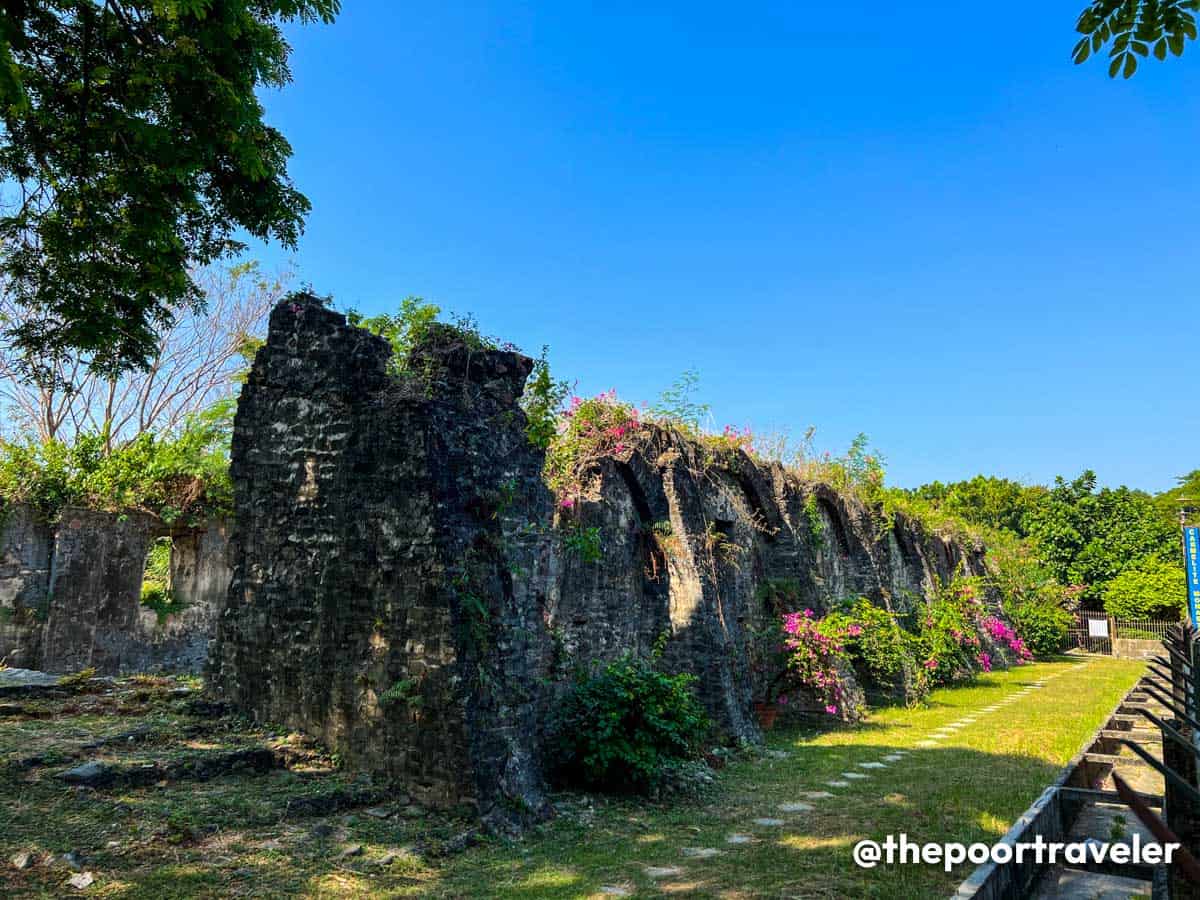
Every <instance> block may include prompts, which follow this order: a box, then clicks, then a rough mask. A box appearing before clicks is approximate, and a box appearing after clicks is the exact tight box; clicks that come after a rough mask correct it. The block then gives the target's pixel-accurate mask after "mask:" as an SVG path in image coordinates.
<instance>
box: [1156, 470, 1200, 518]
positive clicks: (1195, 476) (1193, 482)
mask: <svg viewBox="0 0 1200 900" xmlns="http://www.w3.org/2000/svg"><path fill="white" fill-rule="evenodd" d="M1175 480H1176V481H1177V482H1178V484H1179V486H1178V487H1173V488H1171V489H1170V490H1168V491H1163V492H1162V493H1161V494H1156V495H1155V497H1154V503H1155V505H1156V506H1157V507H1158V510H1159V512H1160V513H1161V514H1162V516H1163V519H1164V520H1165V521H1167V522H1169V523H1170V524H1171V525H1172V526H1176V525H1178V524H1179V512H1180V510H1185V511H1187V512H1188V519H1189V520H1190V521H1192V522H1195V521H1196V511H1197V510H1200V469H1193V470H1192V471H1190V472H1188V473H1187V474H1186V475H1181V476H1179V477H1178V478H1176V479H1175Z"/></svg>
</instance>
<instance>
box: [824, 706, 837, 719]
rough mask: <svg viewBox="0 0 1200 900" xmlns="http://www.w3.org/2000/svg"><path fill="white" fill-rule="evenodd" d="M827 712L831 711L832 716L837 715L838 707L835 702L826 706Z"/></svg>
mask: <svg viewBox="0 0 1200 900" xmlns="http://www.w3.org/2000/svg"><path fill="white" fill-rule="evenodd" d="M825 712H827V713H829V714H830V715H831V716H836V715H837V707H836V706H835V705H834V704H832V703H830V704H829V705H828V706H826V707H825Z"/></svg>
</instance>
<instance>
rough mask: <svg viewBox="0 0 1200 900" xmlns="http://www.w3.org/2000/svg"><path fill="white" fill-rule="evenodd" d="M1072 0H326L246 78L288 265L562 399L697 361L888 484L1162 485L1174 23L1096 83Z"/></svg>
mask: <svg viewBox="0 0 1200 900" xmlns="http://www.w3.org/2000/svg"><path fill="white" fill-rule="evenodd" d="M1083 3H1084V0H1039V2H1023V3H1015V4H1012V3H1010V4H1005V5H1003V6H1002V7H997V6H996V5H995V4H983V3H949V2H939V3H935V2H925V3H921V2H917V3H903V4H884V3H878V4H868V5H865V6H862V5H860V6H858V7H855V8H853V9H850V8H848V7H846V6H845V5H844V4H831V3H820V4H818V3H805V2H801V3H785V2H779V3H752V4H746V5H744V6H739V5H736V4H735V5H732V6H731V5H729V4H727V3H722V4H709V3H706V2H689V3H677V4H662V3H660V4H646V3H636V4H634V3H629V4H626V3H607V4H595V5H592V4H572V3H566V2H557V3H539V4H518V3H474V4H466V3H459V2H454V0H441V2H438V3H423V4H413V3H397V2H392V0H388V2H385V0H347V2H346V3H345V7H346V10H345V12H344V13H343V15H342V17H341V18H340V19H339V21H338V22H337V24H335V25H333V26H332V27H327V28H326V27H320V26H314V27H309V28H304V29H295V30H293V31H292V32H291V34H292V39H293V44H294V48H295V53H294V59H293V68H294V72H295V79H296V80H295V83H294V84H293V85H291V86H290V87H289V88H288V89H287V90H286V91H285V92H283V93H280V94H270V95H267V96H266V97H265V103H266V106H267V112H268V118H269V120H270V121H271V122H272V123H273V124H275V125H277V126H278V127H280V128H281V129H282V130H283V131H284V133H285V134H286V135H287V136H288V137H289V139H290V140H291V142H292V144H293V146H294V148H295V158H294V160H293V163H292V166H291V171H292V174H293V176H294V178H295V180H296V182H297V184H298V186H299V187H300V188H301V190H303V191H304V192H305V193H306V194H307V195H308V197H309V198H310V200H311V201H312V203H313V212H312V215H311V217H310V219H309V223H308V230H307V233H306V235H305V237H304V239H303V243H302V245H301V248H300V251H299V253H298V254H296V255H295V257H294V258H295V261H296V263H297V265H298V269H299V274H300V278H301V279H302V280H304V281H310V282H312V284H313V285H314V287H315V288H316V289H317V290H318V291H320V292H322V293H332V294H333V295H334V296H335V298H336V300H337V303H338V305H339V306H343V307H344V306H348V305H350V306H356V307H358V308H360V309H362V310H364V311H367V312H376V311H383V310H385V309H389V308H391V307H393V306H394V305H395V304H396V303H397V302H398V301H399V300H400V298H402V297H403V296H405V295H407V294H417V295H421V296H423V297H425V298H427V299H429V300H431V301H434V302H436V303H438V304H440V305H442V306H443V307H444V308H447V309H450V310H454V311H457V312H470V313H473V314H474V315H475V316H476V317H477V318H478V320H479V321H480V323H481V325H482V327H483V328H484V330H485V331H486V332H488V333H490V334H494V335H496V336H498V337H501V338H503V339H505V340H511V341H513V342H515V343H517V344H518V345H520V346H522V347H524V348H526V349H527V350H531V351H535V352H536V351H537V350H538V349H539V348H540V347H541V345H542V344H549V345H550V347H551V361H552V364H553V367H554V369H555V371H556V373H557V374H559V375H561V376H564V377H569V378H571V379H572V380H577V381H578V386H579V391H580V392H581V393H591V392H595V391H598V390H603V389H607V388H609V387H615V388H617V390H618V391H619V393H620V394H621V395H622V396H623V397H625V398H627V399H631V400H635V401H640V400H643V399H646V400H653V399H655V398H656V397H657V395H658V394H659V392H660V391H661V390H662V389H663V388H664V387H665V386H667V385H668V384H670V383H671V382H672V381H673V380H675V379H676V378H677V377H678V375H679V374H680V373H681V372H682V371H683V370H685V369H688V368H695V369H697V370H699V372H700V374H701V379H702V385H701V386H702V393H703V399H705V400H707V401H709V402H710V403H711V404H712V406H713V410H714V415H715V418H716V420H717V423H718V425H723V424H725V423H726V422H729V423H733V424H737V425H742V424H751V425H753V426H755V427H757V428H769V427H772V426H785V427H790V428H791V429H792V430H793V431H794V432H797V433H799V432H802V431H803V430H804V428H805V427H806V426H808V425H815V426H816V427H817V442H818V444H819V445H820V446H821V448H822V449H832V450H834V451H839V450H841V449H843V448H844V447H845V445H846V444H848V443H849V441H850V439H851V438H852V437H853V436H854V435H855V434H856V433H857V432H859V431H865V432H867V433H868V434H869V435H870V436H871V438H872V441H873V443H874V444H875V445H876V446H878V447H879V448H880V449H881V450H882V451H883V453H884V455H885V456H886V458H887V460H888V469H889V480H890V481H891V482H893V483H896V484H900V485H904V486H913V485H916V484H919V483H922V482H925V481H929V480H933V479H941V480H952V479H958V478H963V477H968V476H970V475H973V474H975V473H977V472H985V473H991V474H998V475H1004V476H1008V477H1012V478H1018V479H1022V480H1027V481H1046V480H1049V479H1052V478H1053V476H1054V475H1055V474H1058V473H1062V474H1065V475H1073V474H1076V473H1078V472H1079V471H1080V470H1082V469H1083V468H1085V467H1091V468H1094V469H1096V470H1097V471H1098V473H1099V475H1100V478H1101V481H1102V482H1104V483H1109V484H1117V483H1127V484H1129V485H1131V486H1135V487H1140V488H1145V489H1148V490H1161V489H1163V488H1166V487H1169V486H1171V485H1172V484H1173V479H1174V476H1176V475H1179V474H1182V473H1184V472H1186V471H1188V470H1190V469H1193V468H1197V467H1200V450H1198V449H1197V440H1198V439H1200V415H1198V413H1197V409H1198V408H1200V407H1198V406H1197V405H1196V401H1195V397H1196V394H1197V386H1198V385H1197V378H1196V370H1197V366H1196V354H1195V350H1196V338H1197V334H1198V333H1200V328H1198V326H1197V317H1198V316H1200V309H1198V307H1197V303H1196V284H1197V271H1196V264H1197V261H1198V260H1200V254H1198V253H1197V250H1198V249H1200V246H1198V245H1200V174H1198V169H1197V166H1196V163H1195V159H1196V155H1197V149H1198V147H1200V141H1198V140H1197V138H1198V136H1200V90H1197V88H1198V87H1200V45H1193V46H1191V47H1190V49H1189V55H1187V56H1185V57H1184V58H1183V59H1182V60H1175V61H1171V62H1169V63H1166V64H1161V65H1160V64H1153V63H1151V64H1146V65H1144V66H1143V69H1142V71H1140V72H1139V73H1138V75H1137V76H1136V77H1135V78H1134V79H1133V80H1132V81H1130V82H1120V81H1117V82H1114V81H1110V80H1109V79H1108V78H1107V75H1106V66H1105V65H1104V64H1103V63H1102V62H1100V61H1096V62H1095V64H1094V65H1093V64H1089V65H1086V66H1082V67H1076V66H1074V65H1072V64H1071V62H1070V59H1069V55H1070V49H1071V46H1072V44H1073V42H1074V36H1073V26H1074V22H1075V18H1076V16H1077V14H1078V12H1079V10H1080V9H1081V8H1082V6H1083ZM264 256H265V258H266V259H268V260H269V261H273V260H279V259H283V258H285V254H282V253H280V252H279V251H278V250H268V251H265V252H264ZM1189 373H1190V374H1189ZM1189 379H1190V383H1189ZM1188 394H1190V395H1191V396H1192V404H1191V405H1190V406H1189V405H1188V404H1187V403H1185V399H1184V398H1185V397H1186V396H1187V395H1188Z"/></svg>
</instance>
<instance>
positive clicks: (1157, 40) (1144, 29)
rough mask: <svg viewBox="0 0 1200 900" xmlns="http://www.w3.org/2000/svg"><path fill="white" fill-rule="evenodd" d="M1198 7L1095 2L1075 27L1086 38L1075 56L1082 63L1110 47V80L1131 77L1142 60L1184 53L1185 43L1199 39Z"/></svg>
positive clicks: (1176, 0) (1175, 2)
mask: <svg viewBox="0 0 1200 900" xmlns="http://www.w3.org/2000/svg"><path fill="white" fill-rule="evenodd" d="M1198 8H1200V0H1094V2H1093V3H1092V4H1091V5H1090V6H1089V7H1088V8H1087V9H1085V10H1084V11H1083V13H1082V14H1081V15H1080V17H1079V21H1078V22H1077V23H1076V25H1075V30H1076V31H1078V32H1079V33H1080V34H1081V35H1083V37H1082V38H1080V39H1079V42H1078V43H1077V44H1076V45H1075V49H1074V50H1073V51H1072V53H1071V56H1072V58H1073V59H1074V60H1075V62H1076V64H1078V63H1082V62H1084V61H1086V60H1087V59H1088V57H1090V56H1091V55H1092V54H1093V53H1097V52H1099V51H1100V48H1101V47H1104V46H1106V45H1108V56H1109V60H1110V61H1109V66H1108V74H1109V77H1110V78H1116V77H1117V75H1118V74H1120V75H1121V76H1122V77H1124V78H1129V77H1130V76H1132V75H1133V73H1134V72H1136V71H1137V67H1138V58H1139V57H1143V58H1144V57H1146V56H1148V55H1150V54H1151V53H1153V54H1154V58H1155V59H1160V60H1162V59H1166V58H1167V53H1168V52H1170V53H1172V54H1173V55H1175V56H1181V55H1182V54H1183V45H1184V41H1185V40H1187V41H1191V40H1195V39H1196V18H1195V16H1194V15H1193V13H1194V12H1195V11H1196V10H1197V9H1198Z"/></svg>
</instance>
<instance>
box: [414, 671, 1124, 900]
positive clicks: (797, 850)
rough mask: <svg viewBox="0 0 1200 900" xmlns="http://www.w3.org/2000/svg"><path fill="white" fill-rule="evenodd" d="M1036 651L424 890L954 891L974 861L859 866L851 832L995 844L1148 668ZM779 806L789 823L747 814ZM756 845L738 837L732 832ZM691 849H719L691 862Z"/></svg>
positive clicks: (777, 743) (467, 863) (448, 873)
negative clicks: (929, 744)
mask: <svg viewBox="0 0 1200 900" xmlns="http://www.w3.org/2000/svg"><path fill="white" fill-rule="evenodd" d="M1073 664H1074V661H1071V662H1055V663H1038V664H1035V665H1030V666H1024V667H1021V668H1017V669H1012V670H1010V671H1007V672H995V673H992V674H989V675H985V676H982V677H981V678H979V680H978V681H977V682H976V683H974V684H972V685H970V686H967V687H956V688H948V689H944V690H940V691H937V692H936V693H934V695H933V696H932V698H931V702H930V705H929V706H928V708H922V709H915V710H910V709H903V708H894V709H883V710H876V711H874V712H872V714H871V715H870V717H869V718H868V720H867V722H866V723H865V724H864V725H861V726H858V727H855V728H843V729H838V730H834V731H827V732H823V733H775V734H773V735H772V737H771V740H770V742H769V746H770V748H771V749H774V750H782V751H787V752H788V753H789V756H788V758H787V759H781V760H775V759H770V758H768V759H763V760H757V761H749V760H747V761H742V762H738V763H737V764H735V765H732V766H730V767H729V768H727V769H726V770H725V773H724V777H723V778H722V779H721V781H722V784H721V788H720V790H719V792H718V793H717V794H716V795H715V796H713V797H711V798H710V799H708V801H707V802H703V803H700V804H696V805H689V806H682V807H680V806H674V807H672V806H662V807H653V808H646V807H645V806H639V805H638V804H636V803H629V802H621V803H607V804H603V803H600V802H597V805H596V811H595V815H594V818H593V819H592V820H591V821H574V822H572V821H563V822H559V823H555V824H553V825H551V826H549V827H547V828H546V829H545V831H544V833H543V834H542V835H541V836H539V837H538V838H536V839H533V840H528V841H526V842H524V843H522V844H517V845H509V846H496V847H491V848H485V849H479V850H476V851H473V852H471V853H468V854H465V855H463V856H461V857H459V858H457V859H455V860H454V861H453V862H451V863H450V864H449V866H448V867H447V869H446V870H445V871H444V872H443V873H441V874H440V877H438V878H437V879H436V880H435V881H433V882H431V883H428V884H425V885H422V886H420V888H419V889H417V888H414V890H413V891H412V894H413V895H418V894H420V895H427V896H436V897H464V896H470V897H513V898H517V897H522V898H530V897H541V898H568V897H571V898H574V897H589V896H593V895H595V894H596V893H597V891H598V890H599V888H600V887H601V886H606V885H611V886H619V887H623V888H625V889H626V890H628V891H630V893H631V894H633V895H637V896H642V895H644V896H656V895H659V894H664V893H665V894H678V895H686V896H697V897H705V896H711V897H722V898H741V897H747V898H749V897H756V898H757V897H831V898H833V897H861V896H875V897H900V898H913V897H927V896H937V895H946V894H948V893H950V892H952V890H953V888H954V887H955V886H956V885H957V884H958V882H960V881H961V880H962V879H963V878H964V877H966V875H967V874H968V873H969V872H970V870H971V868H972V867H971V866H970V865H969V864H968V865H964V866H961V867H959V869H958V870H956V871H954V872H952V873H949V874H947V873H945V872H943V871H941V870H940V869H934V868H930V867H924V866H904V867H900V866H897V867H893V868H891V869H887V868H883V867H880V868H878V869H875V870H862V869H858V868H856V867H855V866H854V865H853V863H852V861H851V857H850V851H851V848H852V847H853V845H854V843H855V842H857V841H858V840H861V839H863V838H872V839H876V840H879V839H882V838H883V837H884V836H886V835H887V834H890V833H897V834H898V833H900V832H907V833H908V835H909V836H910V837H911V838H913V839H916V840H921V841H962V842H970V841H976V840H981V841H986V842H989V843H990V842H992V841H994V840H995V839H997V838H999V837H1000V836H1001V835H1003V834H1004V832H1005V831H1007V830H1008V827H1009V826H1010V825H1011V824H1012V822H1013V821H1014V820H1015V819H1016V817H1017V816H1018V815H1019V814H1020V813H1022V812H1024V810H1025V809H1027V808H1028V807H1029V805H1030V804H1031V803H1032V802H1033V800H1035V799H1036V798H1037V796H1038V795H1039V794H1040V793H1041V792H1042V790H1043V789H1044V788H1045V787H1046V786H1047V785H1048V784H1049V783H1050V782H1051V781H1053V780H1054V779H1055V778H1056V777H1057V776H1058V773H1059V771H1060V770H1061V768H1062V767H1063V766H1064V765H1065V764H1066V763H1067V762H1068V761H1069V760H1070V759H1071V758H1072V757H1073V756H1074V755H1075V754H1076V753H1078V752H1079V750H1080V749H1082V745H1083V743H1084V741H1086V740H1087V738H1088V737H1089V736H1090V735H1091V734H1092V733H1093V732H1094V731H1095V730H1096V728H1098V727H1099V726H1100V725H1101V724H1102V723H1103V721H1104V720H1105V719H1106V718H1107V716H1108V714H1109V712H1110V711H1111V710H1112V709H1113V708H1114V707H1115V706H1116V704H1117V702H1118V701H1119V700H1120V698H1121V697H1122V696H1124V694H1125V693H1126V692H1127V691H1128V690H1129V688H1130V687H1131V686H1132V685H1133V683H1134V682H1135V681H1136V680H1137V678H1138V677H1139V676H1140V674H1141V673H1142V671H1143V665H1142V664H1141V663H1136V662H1124V661H1116V660H1110V659H1097V660H1093V661H1091V662H1089V663H1088V665H1087V666H1086V667H1084V668H1082V669H1073V668H1071V667H1072V665H1073ZM1047 676H1056V677H1054V678H1051V679H1050V680H1049V681H1047V683H1046V686H1045V687H1044V688H1041V689H1038V690H1036V691H1035V692H1034V693H1031V694H1029V695H1026V696H1023V697H1022V698H1020V699H1019V700H1017V701H1015V702H1012V703H1010V704H1009V705H1005V706H1003V707H1002V708H1001V709H999V710H997V711H995V712H981V710H982V709H983V708H984V707H988V706H991V705H993V704H995V703H996V702H997V701H999V700H1001V699H1002V698H1004V697H1006V696H1010V695H1012V694H1014V693H1015V692H1016V691H1018V690H1020V689H1021V688H1023V687H1024V686H1026V685H1029V684H1031V683H1032V682H1034V681H1036V680H1040V679H1045V678H1047ZM964 716H969V717H975V718H976V721H975V722H974V723H972V724H968V725H966V726H964V727H963V728H962V729H961V730H959V731H958V733H957V735H955V736H952V737H950V738H947V739H945V740H942V741H940V743H939V746H937V747H936V748H927V749H920V748H918V747H917V746H916V745H917V743H918V742H919V741H922V740H926V739H928V738H929V735H930V734H931V733H932V732H934V731H936V730H937V729H938V728H939V727H940V726H943V725H947V724H950V723H953V722H956V721H958V720H960V719H962V718H963V717H964ZM898 750H899V751H909V753H908V755H907V756H905V757H904V758H903V759H902V760H900V761H898V762H894V763H888V768H887V769H879V770H868V769H861V768H859V769H858V771H859V772H863V773H866V774H869V775H870V777H869V778H868V779H865V780H857V781H852V782H851V784H850V786H849V787H844V788H833V787H828V786H826V784H825V782H826V781H830V780H841V779H839V775H840V773H842V772H846V771H851V770H854V769H856V768H857V767H858V764H859V763H862V762H869V761H875V760H880V759H881V758H882V757H883V756H886V755H889V754H891V753H893V752H895V751H898ZM806 791H828V792H830V793H832V794H834V797H833V798H830V799H818V800H810V801H808V802H810V803H811V804H812V806H813V807H814V809H813V811H812V812H808V813H802V814H799V815H788V814H786V813H782V812H779V811H778V805H779V804H780V803H786V802H792V801H801V802H804V801H805V798H804V797H803V796H802V792H806ZM759 817H773V818H774V817H777V818H781V819H785V820H787V825H786V826H784V827H782V828H763V827H757V826H755V825H753V824H751V823H752V820H753V819H755V818H759ZM733 832H736V833H741V834H749V835H752V836H753V837H754V838H755V839H756V840H755V842H754V843H752V844H749V845H743V846H730V845H728V844H727V843H726V836H727V835H729V834H730V833H733ZM685 847H711V848H716V849H719V850H721V851H722V853H721V855H720V856H716V857H713V858H711V859H705V860H695V859H688V858H686V857H685V856H684V855H683V848H685ZM647 866H675V867H679V868H681V869H683V873H682V875H681V876H679V877H677V878H674V879H670V880H665V879H664V880H659V881H657V882H656V881H654V880H652V879H650V878H648V877H647V876H646V875H645V871H644V869H645V867H647Z"/></svg>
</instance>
